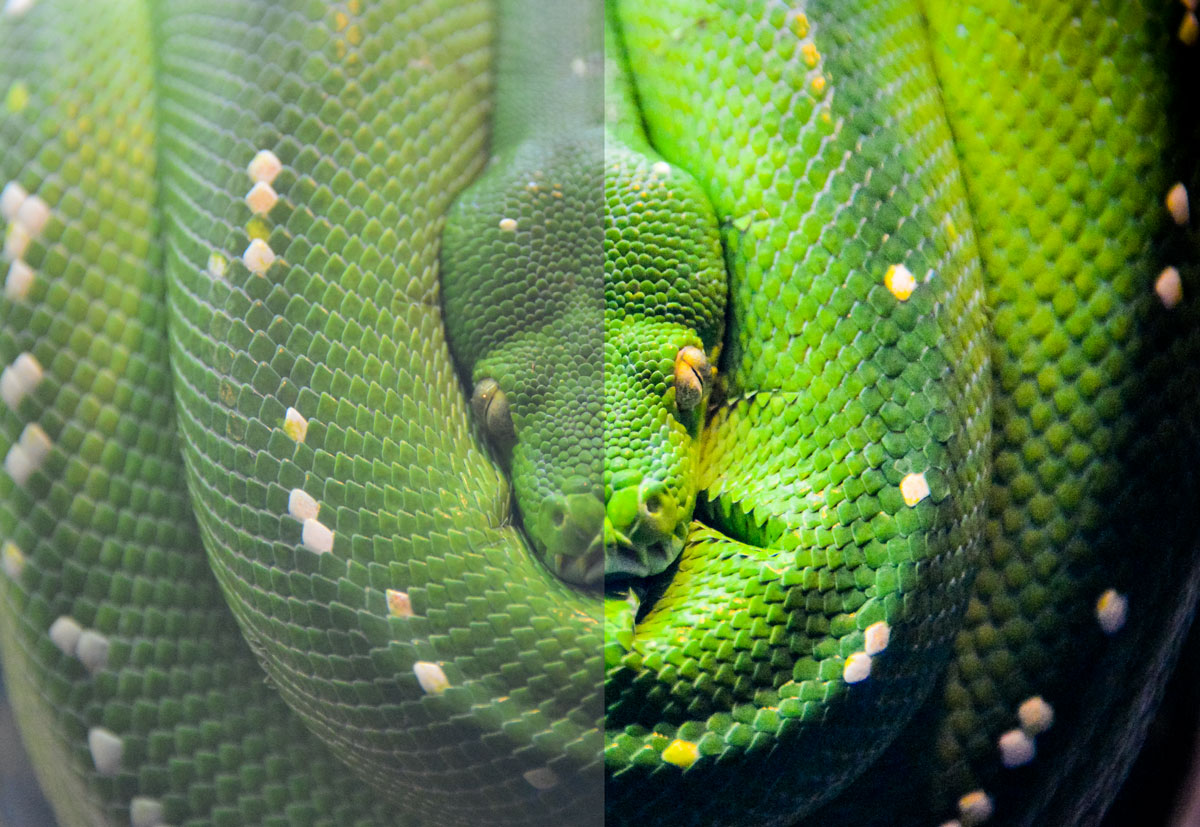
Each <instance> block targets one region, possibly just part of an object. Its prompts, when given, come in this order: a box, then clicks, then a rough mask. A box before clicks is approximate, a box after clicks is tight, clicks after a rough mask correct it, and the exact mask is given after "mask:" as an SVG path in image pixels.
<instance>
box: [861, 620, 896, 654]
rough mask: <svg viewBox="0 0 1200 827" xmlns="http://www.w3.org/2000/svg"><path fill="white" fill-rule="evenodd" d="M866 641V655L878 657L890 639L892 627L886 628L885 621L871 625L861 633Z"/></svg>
mask: <svg viewBox="0 0 1200 827" xmlns="http://www.w3.org/2000/svg"><path fill="white" fill-rule="evenodd" d="M863 637H864V639H865V641H866V646H865V650H866V653H867V654H868V655H872V656H874V655H878V654H879V653H880V652H882V651H883V650H884V649H886V648H887V647H888V642H889V641H890V640H891V637H892V627H891V626H888V625H887V623H886V622H885V621H882V620H880V621H879V622H877V623H872V624H871V625H870V626H868V627H867V629H866V631H865V632H864V633H863Z"/></svg>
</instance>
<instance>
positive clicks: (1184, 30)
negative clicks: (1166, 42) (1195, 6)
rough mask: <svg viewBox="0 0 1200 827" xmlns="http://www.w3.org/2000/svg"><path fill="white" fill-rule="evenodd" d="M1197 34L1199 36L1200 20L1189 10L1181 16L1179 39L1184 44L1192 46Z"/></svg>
mask: <svg viewBox="0 0 1200 827" xmlns="http://www.w3.org/2000/svg"><path fill="white" fill-rule="evenodd" d="M1198 36H1200V20H1197V19H1196V14H1195V12H1192V11H1189V12H1188V13H1187V14H1185V15H1184V16H1183V22H1181V23H1180V24H1179V39H1180V40H1181V41H1182V42H1183V44H1184V45H1185V46H1194V45H1195V43H1196V38H1197V37H1198Z"/></svg>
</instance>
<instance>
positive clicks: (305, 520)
mask: <svg viewBox="0 0 1200 827" xmlns="http://www.w3.org/2000/svg"><path fill="white" fill-rule="evenodd" d="M320 512H321V506H320V505H319V504H318V503H317V501H316V500H315V499H313V497H312V495H311V494H309V493H308V492H306V491H304V490H302V489H300V488H293V489H292V492H291V493H290V494H289V495H288V514H290V515H292V517H294V518H296V519H297V520H299V521H300V525H301V529H300V542H301V543H302V544H303V545H304V547H305V548H306V549H308V550H309V551H313V552H316V553H317V554H327V553H328V552H331V551H333V531H332V530H331V529H330V528H329V526H327V525H325V524H324V523H322V522H321V521H320V520H318V519H317V516H318V515H319V514H320Z"/></svg>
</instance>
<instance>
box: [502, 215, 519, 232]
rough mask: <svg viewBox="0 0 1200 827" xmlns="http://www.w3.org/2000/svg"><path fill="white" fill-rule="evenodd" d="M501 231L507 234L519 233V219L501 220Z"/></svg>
mask: <svg viewBox="0 0 1200 827" xmlns="http://www.w3.org/2000/svg"><path fill="white" fill-rule="evenodd" d="M500 230H501V231H502V232H506V233H515V232H516V231H517V219H515V218H501V219H500Z"/></svg>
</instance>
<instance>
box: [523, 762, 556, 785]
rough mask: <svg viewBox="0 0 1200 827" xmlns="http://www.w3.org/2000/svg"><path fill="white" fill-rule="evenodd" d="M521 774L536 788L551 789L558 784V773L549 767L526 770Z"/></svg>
mask: <svg viewBox="0 0 1200 827" xmlns="http://www.w3.org/2000/svg"><path fill="white" fill-rule="evenodd" d="M521 776H522V777H523V778H524V779H525V781H526V782H528V784H529V786H531V787H533V788H534V789H535V790H549V789H552V788H554V787H557V786H558V773H556V772H555V771H554V770H552V769H550V768H549V767H538V768H537V769H536V770H526V771H525V772H523V773H522V774H521Z"/></svg>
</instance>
